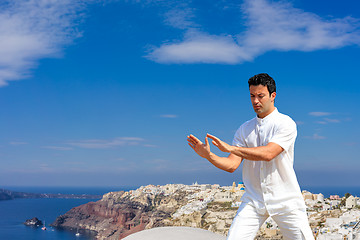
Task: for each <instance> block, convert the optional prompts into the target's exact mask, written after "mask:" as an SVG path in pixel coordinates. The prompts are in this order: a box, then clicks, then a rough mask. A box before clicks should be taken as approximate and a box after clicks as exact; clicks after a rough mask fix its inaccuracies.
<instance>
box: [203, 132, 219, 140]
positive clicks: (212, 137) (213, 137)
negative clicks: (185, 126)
mask: <svg viewBox="0 0 360 240" xmlns="http://www.w3.org/2000/svg"><path fill="white" fill-rule="evenodd" d="M206 136H207V137H208V138H211V139H212V140H214V141H219V140H220V139H218V138H217V137H215V136H213V135H211V134H209V133H208V134H207V135H206Z"/></svg>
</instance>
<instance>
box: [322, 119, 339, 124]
mask: <svg viewBox="0 0 360 240" xmlns="http://www.w3.org/2000/svg"><path fill="white" fill-rule="evenodd" d="M324 120H325V121H327V122H329V123H339V122H341V121H340V120H339V119H333V118H324Z"/></svg>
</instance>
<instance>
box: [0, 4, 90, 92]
mask: <svg viewBox="0 0 360 240" xmlns="http://www.w3.org/2000/svg"><path fill="white" fill-rule="evenodd" d="M84 5H85V3H84V2H83V1H81V0H78V1H72V0H52V1H49V0H12V1H6V2H3V3H1V10H0V86H5V85H7V84H8V82H9V81H13V80H19V79H23V78H26V77H29V75H30V71H31V69H33V68H34V67H36V65H37V62H38V60H39V59H41V58H47V57H58V56H60V55H61V51H62V48H63V47H64V46H65V45H67V44H69V43H71V42H72V41H73V39H74V38H76V37H78V36H80V33H79V32H78V31H77V30H76V25H77V24H78V20H79V19H80V18H79V16H81V14H79V13H80V12H81V10H82V9H83V8H84Z"/></svg>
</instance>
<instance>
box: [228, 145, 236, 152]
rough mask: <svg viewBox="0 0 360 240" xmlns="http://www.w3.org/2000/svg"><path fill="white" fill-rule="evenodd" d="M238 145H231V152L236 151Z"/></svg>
mask: <svg viewBox="0 0 360 240" xmlns="http://www.w3.org/2000/svg"><path fill="white" fill-rule="evenodd" d="M236 148H237V147H236V146H230V151H229V153H234V152H235V150H236Z"/></svg>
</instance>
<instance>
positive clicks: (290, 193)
mask: <svg viewBox="0 0 360 240" xmlns="http://www.w3.org/2000/svg"><path fill="white" fill-rule="evenodd" d="M296 135H297V130H296V124H295V122H294V121H293V120H292V119H291V118H290V117H289V116H287V115H284V114H281V113H279V112H278V110H277V109H275V110H274V111H273V112H272V113H270V114H269V115H268V116H266V117H265V118H258V117H255V118H253V119H251V120H249V121H247V122H245V123H244V124H242V125H241V126H240V128H239V129H238V130H237V131H236V133H235V137H234V141H233V145H234V146H238V147H247V148H250V147H259V146H266V145H267V144H268V143H269V142H273V143H276V144H278V145H280V146H281V147H282V148H283V149H284V151H283V152H281V153H280V154H279V155H278V156H277V157H275V158H274V159H272V160H271V161H268V162H267V161H250V160H247V159H244V160H243V173H242V177H243V182H244V185H245V193H244V195H243V197H242V199H241V200H242V201H243V202H251V203H253V204H254V206H255V207H256V208H257V210H258V211H259V213H262V214H264V213H265V212H266V211H267V212H268V213H269V214H270V216H271V215H275V214H280V213H284V212H289V211H292V210H295V209H303V210H305V209H306V206H305V202H304V199H303V197H302V195H301V190H300V187H299V184H298V181H297V179H296V175H295V171H294V168H293V163H294V144H295V139H296Z"/></svg>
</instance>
